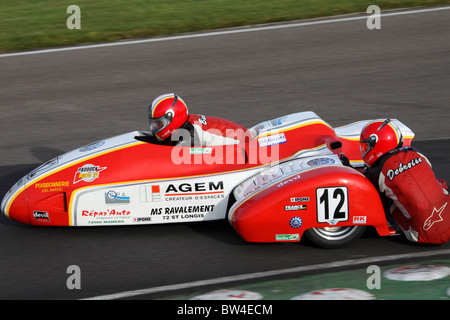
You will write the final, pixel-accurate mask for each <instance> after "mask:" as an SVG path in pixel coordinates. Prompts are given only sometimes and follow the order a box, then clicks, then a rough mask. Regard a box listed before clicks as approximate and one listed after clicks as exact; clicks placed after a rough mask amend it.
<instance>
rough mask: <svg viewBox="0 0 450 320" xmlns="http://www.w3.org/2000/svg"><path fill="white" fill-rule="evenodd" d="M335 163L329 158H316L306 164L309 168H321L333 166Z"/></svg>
mask: <svg viewBox="0 0 450 320" xmlns="http://www.w3.org/2000/svg"><path fill="white" fill-rule="evenodd" d="M334 163H336V161H335V160H334V159H331V158H317V159H313V160H309V161H308V162H307V163H306V164H307V165H308V166H310V167H316V166H323V165H327V164H334Z"/></svg>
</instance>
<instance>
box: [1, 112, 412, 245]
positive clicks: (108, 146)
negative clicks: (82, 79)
mask: <svg viewBox="0 0 450 320" xmlns="http://www.w3.org/2000/svg"><path fill="white" fill-rule="evenodd" d="M366 123H367V121H360V122H356V123H353V124H350V125H348V126H344V127H339V128H332V127H331V126H330V125H329V124H327V123H326V122H325V121H323V120H322V119H321V118H320V117H318V116H317V115H316V114H315V113H313V112H301V113H295V114H291V115H287V116H283V117H280V118H277V119H274V120H270V121H266V122H263V123H260V124H258V125H256V126H254V127H253V128H251V129H249V137H248V139H247V141H245V142H243V143H241V144H236V145H226V146H223V145H220V146H206V147H205V146H203V147H170V146H164V145H160V144H156V143H154V141H153V140H152V137H150V136H149V135H148V133H146V132H140V131H135V132H129V133H125V134H122V135H119V136H116V137H113V138H108V139H105V140H101V141H98V142H94V143H91V144H88V145H86V146H84V147H81V148H80V149H77V150H74V151H71V152H68V153H65V154H63V155H61V156H58V157H56V158H54V159H52V160H50V161H48V162H46V163H44V164H43V165H41V166H40V167H38V168H36V169H35V170H33V171H32V172H30V173H29V174H27V175H26V176H24V177H23V178H22V179H20V180H19V181H18V182H17V183H16V184H15V185H14V186H13V187H12V188H11V189H10V190H9V191H8V192H7V194H6V195H5V197H4V199H3V201H2V203H1V209H2V211H3V212H4V213H5V214H6V216H8V217H9V218H11V219H13V220H16V221H19V222H22V223H26V224H32V225H40V226H104V225H108V226H111V225H134V224H158V223H172V222H194V221H206V220H219V219H225V218H228V220H229V222H230V223H231V225H232V226H233V227H234V229H235V230H236V231H237V233H238V234H239V235H240V236H241V237H242V238H243V239H245V240H246V241H251V242H275V241H278V242H292V241H299V240H300V239H301V238H302V235H303V234H304V233H305V235H306V236H307V237H309V238H310V239H311V240H312V241H313V242H314V243H316V244H318V245H320V246H324V247H338V246H341V245H345V244H347V243H349V242H351V241H353V240H355V239H357V238H358V237H359V236H360V235H361V234H362V232H363V231H364V229H365V227H366V226H373V227H374V228H375V229H376V230H377V232H378V234H379V235H380V236H385V235H390V234H392V233H394V231H393V229H392V228H390V227H389V225H388V223H387V221H386V217H385V213H384V211H383V207H382V204H381V201H380V198H379V195H378V193H377V191H376V190H375V188H374V187H373V186H372V184H371V183H370V182H369V181H368V180H367V179H366V178H365V177H364V175H362V174H361V173H360V171H359V170H357V169H355V168H358V167H359V168H361V167H362V166H363V162H362V160H361V156H360V152H359V134H360V131H361V128H362V127H363V126H364V125H365V124H366ZM396 123H397V125H398V126H399V127H400V128H401V130H402V133H403V135H404V141H405V144H410V143H411V140H412V139H413V137H414V134H413V132H412V131H411V130H410V129H409V128H408V127H406V126H405V125H403V124H402V123H401V122H399V121H397V120H396ZM340 154H345V156H346V157H348V158H349V160H350V163H351V164H352V166H353V167H354V168H352V167H349V166H345V165H343V164H342V162H341V160H340V157H339V155H340Z"/></svg>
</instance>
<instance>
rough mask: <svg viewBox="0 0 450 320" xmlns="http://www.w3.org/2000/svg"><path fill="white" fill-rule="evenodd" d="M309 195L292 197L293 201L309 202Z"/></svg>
mask: <svg viewBox="0 0 450 320" xmlns="http://www.w3.org/2000/svg"><path fill="white" fill-rule="evenodd" d="M309 200H310V198H309V197H292V198H291V202H309Z"/></svg>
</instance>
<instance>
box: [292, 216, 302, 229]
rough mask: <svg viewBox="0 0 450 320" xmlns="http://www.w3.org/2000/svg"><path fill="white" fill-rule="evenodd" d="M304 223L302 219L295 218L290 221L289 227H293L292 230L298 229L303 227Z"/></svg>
mask: <svg viewBox="0 0 450 320" xmlns="http://www.w3.org/2000/svg"><path fill="white" fill-rule="evenodd" d="M302 224H303V221H302V219H301V218H299V217H293V218H292V219H291V220H290V221H289V225H290V226H291V228H293V229H298V228H300V227H301V226H302Z"/></svg>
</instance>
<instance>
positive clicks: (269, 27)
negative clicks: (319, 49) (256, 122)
mask: <svg viewBox="0 0 450 320" xmlns="http://www.w3.org/2000/svg"><path fill="white" fill-rule="evenodd" d="M442 10H450V6H444V7H434V8H426V9H412V10H407V11H395V12H382V13H381V17H382V18H385V17H392V16H400V15H408V14H417V13H427V12H435V11H442ZM368 17H370V15H362V16H357V17H347V16H345V17H341V18H334V19H319V20H307V21H303V22H297V23H285V24H270V25H263V26H255V27H243V28H237V29H229V30H221V31H212V32H202V33H192V34H182V35H178V36H169V37H161V38H151V39H142V40H130V41H118V42H110V43H101V44H93V45H85V46H73V47H64V48H55V49H44V50H35V51H23V52H14V53H5V54H0V58H7V57H16V56H24V55H34V54H42V53H54V52H63V51H75V50H85V49H95V48H106V47H116V46H128V45H134V44H142V43H150V42H163V41H172V40H181V39H190V38H203V37H213V36H221V35H229V34H237V33H246V32H255V31H265V30H276V29H286V28H297V27H305V26H311V25H318V24H327V23H337V22H347V21H355V20H366V19H367V18H368Z"/></svg>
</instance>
